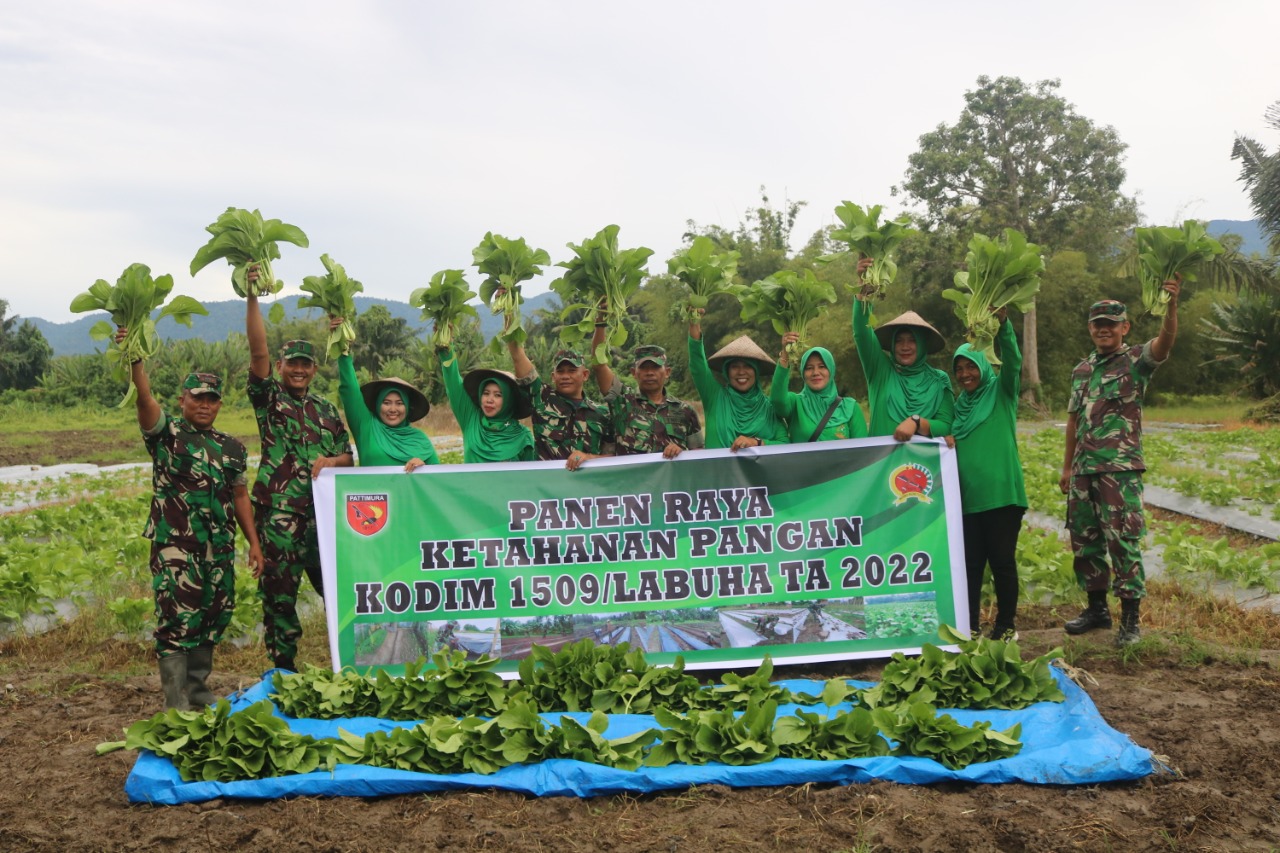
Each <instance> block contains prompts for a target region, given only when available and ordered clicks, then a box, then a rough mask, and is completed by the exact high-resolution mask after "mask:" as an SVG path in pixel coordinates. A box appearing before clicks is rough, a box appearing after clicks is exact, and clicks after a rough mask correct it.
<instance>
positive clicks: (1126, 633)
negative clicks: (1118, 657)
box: [1116, 598, 1142, 649]
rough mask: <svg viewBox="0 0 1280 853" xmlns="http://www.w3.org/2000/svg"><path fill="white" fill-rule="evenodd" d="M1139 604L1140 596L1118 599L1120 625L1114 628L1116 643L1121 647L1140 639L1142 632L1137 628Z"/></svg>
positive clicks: (1140, 603)
mask: <svg viewBox="0 0 1280 853" xmlns="http://www.w3.org/2000/svg"><path fill="white" fill-rule="evenodd" d="M1141 606H1142V599H1140V598H1123V599H1121V600H1120V627H1119V628H1118V629H1117V630H1116V645H1117V646H1119V647H1120V648H1122V649H1123V648H1125V647H1126V646H1132V645H1133V644H1134V643H1136V642H1138V640H1141V639H1142V632H1141V631H1140V630H1138V609H1139V608H1140V607H1141Z"/></svg>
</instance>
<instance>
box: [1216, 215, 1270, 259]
mask: <svg viewBox="0 0 1280 853" xmlns="http://www.w3.org/2000/svg"><path fill="white" fill-rule="evenodd" d="M1205 230H1206V231H1208V232H1209V233H1210V234H1211V235H1212V236H1214V237H1221V236H1222V235H1223V234H1239V235H1240V236H1241V237H1242V238H1244V242H1243V243H1241V244H1240V251H1241V252H1242V253H1243V254H1245V255H1252V254H1254V253H1255V252H1256V253H1257V254H1259V255H1264V256H1265V255H1266V254H1267V243H1268V242H1269V241H1268V240H1267V238H1266V236H1264V235H1263V233H1262V229H1261V228H1259V227H1258V220H1256V219H1210V220H1209V224H1208V225H1206V226H1205Z"/></svg>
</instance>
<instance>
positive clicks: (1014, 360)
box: [996, 317, 1022, 400]
mask: <svg viewBox="0 0 1280 853" xmlns="http://www.w3.org/2000/svg"><path fill="white" fill-rule="evenodd" d="M996 341H998V342H999V344H1000V361H1001V362H1002V364H1001V366H1000V390H1001V391H1003V392H1004V393H1005V396H1007V397H1010V398H1012V399H1014V400H1016V399H1018V396H1019V395H1020V394H1021V392H1022V350H1020V349H1018V336H1017V335H1016V334H1014V331H1013V323H1010V322H1009V318H1008V317H1004V318H1002V319H1001V321H1000V330H999V331H998V332H996Z"/></svg>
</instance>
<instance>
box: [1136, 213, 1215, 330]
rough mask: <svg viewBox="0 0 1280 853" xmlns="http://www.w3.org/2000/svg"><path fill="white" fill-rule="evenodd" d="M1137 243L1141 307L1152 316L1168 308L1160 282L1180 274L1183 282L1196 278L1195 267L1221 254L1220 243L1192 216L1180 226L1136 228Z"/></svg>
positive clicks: (1167, 297) (1167, 298)
mask: <svg viewBox="0 0 1280 853" xmlns="http://www.w3.org/2000/svg"><path fill="white" fill-rule="evenodd" d="M1133 236H1134V239H1135V240H1136V241H1137V243H1138V279H1139V280H1140V281H1141V282H1142V307H1143V308H1144V309H1145V310H1147V311H1150V312H1151V314H1152V315H1153V316H1155V317H1163V316H1164V315H1165V313H1166V312H1167V311H1168V310H1169V309H1168V306H1169V294H1168V292H1167V291H1166V290H1165V289H1164V287H1163V284H1164V283H1165V282H1166V281H1168V280H1170V279H1171V278H1173V277H1174V276H1177V275H1180V276H1182V278H1183V279H1184V280H1185V281H1195V280H1196V267H1198V266H1199V265H1200V264H1202V263H1204V262H1205V261H1207V260H1209V259H1210V258H1212V257H1213V256H1214V255H1221V254H1222V252H1223V248H1222V244H1221V243H1219V242H1218V241H1217V240H1215V239H1213V238H1212V237H1210V236H1209V235H1208V234H1207V233H1206V232H1205V230H1204V226H1203V225H1201V224H1200V223H1199V222H1197V221H1196V220H1194V219H1188V220H1186V221H1185V222H1183V223H1182V227H1181V228H1172V227H1155V228H1135V229H1134V230H1133Z"/></svg>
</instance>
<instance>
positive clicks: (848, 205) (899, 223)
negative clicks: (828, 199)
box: [822, 201, 915, 299]
mask: <svg viewBox="0 0 1280 853" xmlns="http://www.w3.org/2000/svg"><path fill="white" fill-rule="evenodd" d="M880 211H881V206H880V205H878V204H876V205H872V206H871V207H868V208H867V209H866V210H863V209H862V208H861V207H860V206H858V205H856V204H854V203H853V202H851V201H846V202H844V203H843V204H841V205H839V206H838V207H837V208H836V216H838V217H839V218H840V221H841V222H843V223H844V227H843V228H837V229H836V230H835V231H832V232H831V237H832V239H834V240H843V241H845V242H846V243H848V244H849V251H851V252H853V253H854V254H855V255H856V256H857V257H855V258H854V260H855V261H860V260H862V259H863V258H870V259H871V266H870V267H868V268H867V269H866V270H865V271H864V272H863V273H862V275H861V276H860V277H859V278H860V281H861V290H862V293H863V294H864V295H866V296H875V297H878V298H880V299H883V298H884V294H885V290H886V289H887V288H888V286H889V285H890V284H892V283H893V280H894V278H895V277H896V276H897V275H898V265H897V264H895V263H894V262H893V261H892V260H891V259H890V257H889V256H890V254H891V253H892V252H893V250H894V249H895V248H896V247H897V245H898V244H899V243H901V242H902V240H903V238H904V237H906V236H907V235H909V234H913V233H915V232H914V229H912V228H910V227H909V224H910V222H911V219H910V217H908V216H907V215H906V214H903V215H902V216H899V217H898V218H897V219H890V220H887V221H885V222H883V223H882V222H880ZM834 257H835V256H834V255H827V256H825V257H824V258H823V259H822V260H828V261H829V260H832V259H834Z"/></svg>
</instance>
